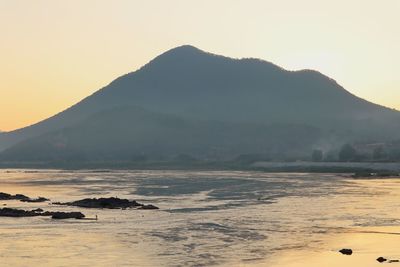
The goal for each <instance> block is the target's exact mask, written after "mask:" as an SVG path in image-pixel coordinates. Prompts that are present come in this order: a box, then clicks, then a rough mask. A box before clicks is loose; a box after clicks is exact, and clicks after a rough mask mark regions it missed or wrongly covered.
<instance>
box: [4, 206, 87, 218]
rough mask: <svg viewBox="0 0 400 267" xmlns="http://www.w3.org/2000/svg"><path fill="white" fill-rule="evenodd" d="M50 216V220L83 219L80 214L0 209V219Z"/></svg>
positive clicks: (83, 216)
mask: <svg viewBox="0 0 400 267" xmlns="http://www.w3.org/2000/svg"><path fill="white" fill-rule="evenodd" d="M35 216H51V218H52V219H83V218H85V215H84V214H83V213H81V212H62V211H43V210H42V209H34V210H21V209H12V208H2V209H0V217H35Z"/></svg>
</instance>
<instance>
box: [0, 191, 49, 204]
mask: <svg viewBox="0 0 400 267" xmlns="http://www.w3.org/2000/svg"><path fill="white" fill-rule="evenodd" d="M0 200H19V201H22V202H32V203H35V202H45V201H49V200H50V199H48V198H45V197H38V198H30V197H27V196H25V195H22V194H15V195H11V194H8V193H4V192H0Z"/></svg>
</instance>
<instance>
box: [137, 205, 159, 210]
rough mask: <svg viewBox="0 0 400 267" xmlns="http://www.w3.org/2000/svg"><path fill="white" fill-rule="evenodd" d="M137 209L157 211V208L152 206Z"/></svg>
mask: <svg viewBox="0 0 400 267" xmlns="http://www.w3.org/2000/svg"><path fill="white" fill-rule="evenodd" d="M139 209H141V210H158V209H159V208H158V207H156V206H154V205H151V204H149V205H143V206H141V207H140V208H139Z"/></svg>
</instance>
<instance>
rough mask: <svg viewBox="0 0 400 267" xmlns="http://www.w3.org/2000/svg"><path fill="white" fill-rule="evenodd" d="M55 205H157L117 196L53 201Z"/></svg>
mask: <svg viewBox="0 0 400 267" xmlns="http://www.w3.org/2000/svg"><path fill="white" fill-rule="evenodd" d="M53 204H55V205H66V206H74V207H81V208H94V209H127V208H136V209H143V210H154V209H158V207H156V206H154V205H151V204H148V205H145V204H142V203H139V202H136V201H135V200H129V199H122V198H118V197H109V198H85V199H81V200H77V201H72V202H66V203H61V202H55V203H53Z"/></svg>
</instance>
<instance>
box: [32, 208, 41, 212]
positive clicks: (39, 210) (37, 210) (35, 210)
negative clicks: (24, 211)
mask: <svg viewBox="0 0 400 267" xmlns="http://www.w3.org/2000/svg"><path fill="white" fill-rule="evenodd" d="M31 211H34V212H43V210H42V209H40V208H39V209H34V210H31Z"/></svg>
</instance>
